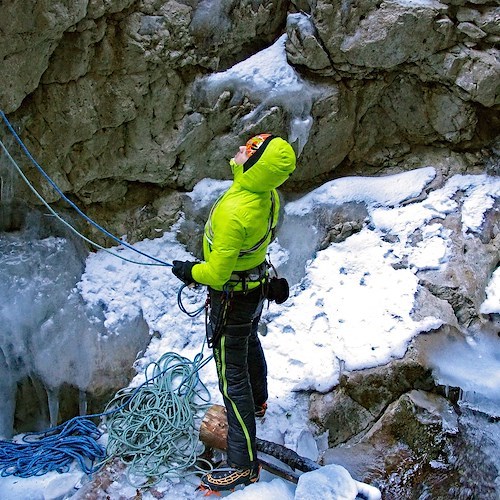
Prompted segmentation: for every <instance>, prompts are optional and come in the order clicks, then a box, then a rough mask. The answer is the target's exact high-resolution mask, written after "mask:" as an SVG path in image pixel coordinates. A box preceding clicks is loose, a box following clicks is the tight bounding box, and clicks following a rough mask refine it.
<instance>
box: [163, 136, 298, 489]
mask: <svg viewBox="0 0 500 500" xmlns="http://www.w3.org/2000/svg"><path fill="white" fill-rule="evenodd" d="M230 166H231V169H232V172H233V176H234V182H233V184H232V185H231V187H230V188H229V189H228V190H227V191H226V192H225V193H224V194H223V195H222V196H221V197H220V198H219V199H218V200H217V201H216V202H215V203H214V205H213V207H212V209H211V212H210V214H209V217H208V221H207V223H206V225H205V231H204V237H203V254H204V261H203V262H199V263H198V262H184V261H174V262H173V268H172V272H173V273H174V275H175V276H177V277H178V278H179V279H180V280H181V281H183V282H184V283H185V284H188V285H190V284H193V283H194V284H203V285H207V286H208V295H209V304H210V314H209V322H208V325H207V339H208V342H209V345H210V346H213V352H214V358H215V362H216V367H217V374H218V378H219V389H220V391H221V394H222V396H223V400H224V405H225V407H226V412H227V420H228V437H227V466H224V467H219V468H217V469H215V470H213V471H212V472H210V473H208V474H206V475H205V476H203V478H202V482H201V485H200V487H201V488H202V489H206V490H210V491H220V490H229V489H233V488H234V487H235V486H237V485H239V484H243V485H247V484H250V483H254V482H256V481H258V479H259V474H260V467H259V464H258V460H257V451H256V443H255V439H256V424H255V417H256V416H257V417H262V416H263V415H264V414H265V411H266V408H267V404H266V400H267V396H268V393H267V365H266V360H265V357H264V352H263V350H262V346H261V344H260V341H259V338H258V335H257V327H258V323H259V320H260V316H261V313H262V306H263V303H264V300H265V298H269V299H270V300H271V299H273V298H274V299H275V300H276V301H277V302H278V303H281V302H283V301H284V300H286V297H287V296H288V288H287V286H285V288H286V290H285V289H283V287H278V289H277V290H274V289H273V290H271V288H274V287H270V286H269V279H268V274H269V273H268V268H269V264H268V263H267V261H266V253H267V247H268V245H269V243H270V242H271V241H272V239H273V230H274V229H275V228H276V225H277V222H278V213H279V198H278V194H277V192H276V188H277V187H278V186H280V185H281V184H283V183H284V182H285V181H286V180H287V178H288V177H289V176H290V174H291V173H292V172H293V171H294V170H295V153H294V151H293V149H292V147H291V146H290V144H289V143H288V142H286V141H285V140H284V139H282V138H280V137H277V136H273V135H270V134H259V135H256V136H255V137H252V138H251V139H250V140H249V141H248V142H247V143H246V145H245V146H240V147H239V150H238V152H237V153H236V155H235V156H234V158H232V159H231V160H230ZM285 285H286V282H285Z"/></svg>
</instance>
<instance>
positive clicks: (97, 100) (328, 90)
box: [0, 0, 500, 498]
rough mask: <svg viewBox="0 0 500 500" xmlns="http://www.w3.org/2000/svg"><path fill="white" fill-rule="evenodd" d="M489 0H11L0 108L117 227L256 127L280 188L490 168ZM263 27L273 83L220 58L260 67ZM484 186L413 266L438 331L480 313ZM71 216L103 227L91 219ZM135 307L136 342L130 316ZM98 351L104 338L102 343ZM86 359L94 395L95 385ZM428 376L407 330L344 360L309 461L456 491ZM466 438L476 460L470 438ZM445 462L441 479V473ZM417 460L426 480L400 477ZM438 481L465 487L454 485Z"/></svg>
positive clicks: (417, 487)
mask: <svg viewBox="0 0 500 500" xmlns="http://www.w3.org/2000/svg"><path fill="white" fill-rule="evenodd" d="M496 4H497V2H492V1H489V0H473V1H471V2H467V1H466V0H442V1H438V0H415V1H408V0H406V1H405V0H342V1H335V2H334V1H332V0H314V1H312V0H311V1H307V2H306V1H303V0H296V1H294V2H289V1H286V0H274V1H272V0H255V1H251V2H250V1H247V0H239V1H236V0H235V1H232V2H223V1H222V0H214V1H209V0H202V1H199V2H198V1H195V0H192V1H191V0H190V1H187V0H179V1H176V0H168V1H165V0H74V1H67V0H43V1H38V2H26V1H23V0H11V1H10V2H2V3H1V5H0V60H1V61H2V64H0V77H1V81H2V88H1V90H0V109H1V110H2V111H3V112H4V113H5V114H6V115H7V117H8V119H9V120H10V121H11V123H12V124H13V125H14V128H15V130H16V131H17V132H18V133H19V134H20V137H21V139H22V140H23V141H24V142H25V143H26V145H27V147H28V148H29V150H30V151H31V153H32V154H33V156H34V157H35V158H36V159H37V161H38V162H39V163H40V164H41V165H43V166H44V168H45V170H46V171H47V172H48V174H49V175H50V176H51V177H52V178H53V179H54V181H55V182H56V183H57V185H58V186H59V187H60V188H61V189H62V190H63V192H64V193H65V194H66V195H67V196H69V198H70V199H72V200H75V201H76V202H77V203H78V205H79V206H81V207H83V208H84V210H85V212H86V213H87V214H88V215H90V216H91V217H93V218H95V219H96V220H97V221H98V222H99V223H101V224H102V225H103V226H104V227H106V228H107V229H109V230H111V231H112V232H114V233H116V234H119V235H126V236H127V239H128V241H129V242H134V241H137V240H141V239H143V238H145V237H148V238H153V237H155V236H156V235H161V234H162V233H163V231H164V230H165V229H166V228H168V227H170V226H171V224H172V223H173V222H174V221H175V220H176V219H177V217H178V213H179V212H180V211H181V210H184V211H186V208H187V206H186V201H185V200H183V197H182V195H181V194H180V192H182V191H185V190H190V189H191V188H192V187H193V186H194V185H195V184H196V183H197V182H198V181H199V180H200V179H202V178H205V177H212V178H218V179H222V178H227V176H228V173H229V171H228V168H227V160H228V158H229V157H230V156H231V155H232V154H233V152H234V151H235V150H236V148H237V146H238V145H240V144H241V142H242V141H244V140H246V138H248V137H249V136H250V135H252V134H253V133H258V132H261V131H263V130H266V131H270V132H272V133H275V134H279V135H281V136H283V137H286V138H288V140H290V142H292V143H293V145H294V147H295V149H296V151H297V153H298V154H299V168H298V169H297V170H296V172H295V173H294V176H293V177H292V179H290V181H289V182H287V183H286V185H285V188H286V189H288V190H290V191H293V192H303V191H304V190H307V189H309V188H311V187H313V186H316V185H318V184H320V183H322V182H323V181H325V180H326V179H330V178H332V177H337V176H339V177H340V176H345V175H374V174H380V173H395V172H399V171H402V170H409V169H414V168H418V167H422V166H426V165H433V166H434V167H435V168H436V169H437V171H438V177H439V179H440V181H442V180H443V179H446V178H449V177H451V176H452V175H453V174H455V173H461V174H465V173H478V172H481V173H482V172H487V173H489V174H494V175H495V174H496V175H498V174H499V173H500V172H499V170H498V158H497V157H496V156H495V154H498V142H495V141H498V139H497V136H498V130H499V128H500V127H499V125H500V120H499V115H498V108H499V104H500V95H499V94H500V86H499V81H500V80H499V75H500V62H499V57H498V55H499V52H498V48H497V47H498V42H499V40H500V22H499V21H500V8H499V7H498V6H497V5H496ZM279 44H281V46H282V47H283V48H286V54H285V52H283V54H285V56H284V57H286V62H287V64H283V65H282V66H281V68H282V69H283V68H285V69H284V70H283V71H284V72H283V75H280V79H278V83H280V84H276V85H274V83H275V82H274V80H272V79H271V80H268V81H267V83H266V81H265V80H266V79H265V78H262V80H263V81H264V84H263V86H262V87H260V88H256V86H255V82H250V83H248V82H243V81H241V79H239V78H238V74H237V65H238V63H241V62H244V61H246V60H248V59H249V58H250V57H256V58H257V59H255V60H256V61H258V64H257V65H256V67H255V78H257V77H264V76H265V75H264V72H265V71H264V70H265V69H266V68H267V66H268V64H266V63H268V62H269V61H270V60H272V59H271V57H270V56H269V57H267V56H266V55H265V53H264V52H262V51H264V50H269V49H271V48H272V47H277V46H278V45H279ZM263 54H264V55H263ZM285 70H286V71H285ZM222 75H224V77H223V76H222ZM285 80H286V81H287V84H286V85H285V84H284V83H283V84H282V85H281V82H284V81H285ZM266 84H267V86H266ZM0 139H1V140H2V143H5V144H6V145H7V146H8V147H9V149H10V150H11V151H12V153H13V155H14V156H15V159H16V160H17V161H18V162H19V164H20V166H21V167H22V168H23V170H24V171H25V172H26V174H27V176H28V177H29V179H30V180H31V181H32V182H33V184H34V185H35V187H36V188H37V189H38V190H39V192H40V193H41V194H42V195H43V196H44V198H45V199H47V200H48V201H49V202H50V203H53V204H54V205H56V206H57V207H58V208H61V209H62V207H63V204H62V203H60V195H59V194H57V193H56V192H55V191H54V190H53V189H52V188H50V187H49V186H48V185H47V183H46V182H45V181H44V180H43V179H42V178H41V176H40V175H39V174H37V173H36V172H35V171H34V169H33V168H32V166H31V165H30V163H29V161H28V160H27V159H26V158H25V157H24V156H23V154H22V152H21V150H20V149H19V147H18V146H16V145H15V143H14V141H13V139H12V137H11V135H10V134H9V133H8V131H7V128H6V127H5V124H2V127H1V128H0ZM495 152H496V153H495ZM492 158H493V159H492ZM4 160H5V157H4V155H2V157H1V158H0V216H1V217H2V219H3V218H6V217H7V216H8V218H9V224H8V226H9V227H10V228H11V230H15V229H16V228H17V226H18V224H17V223H16V220H15V219H16V213H17V212H16V211H9V210H7V209H6V207H5V205H6V204H7V203H10V202H11V201H12V200H13V198H17V200H21V199H22V200H24V201H26V202H27V203H28V204H37V203H39V202H38V200H36V199H35V198H34V196H33V195H32V193H31V192H30V191H29V190H28V189H27V188H26V187H25V186H23V185H22V184H20V183H16V182H15V180H14V179H13V176H12V173H11V172H10V170H7V169H10V168H11V165H10V164H9V163H8V162H7V161H6V160H5V161H4ZM13 192H15V193H16V196H15V197H13V195H12V193H13ZM457 197H459V194H457ZM496 203H497V205H495V206H494V207H492V209H491V210H489V211H488V212H487V220H486V221H485V223H484V224H483V226H482V232H481V233H480V234H467V235H465V234H462V232H461V229H460V221H459V220H458V216H457V214H456V213H450V214H449V215H447V216H446V218H445V219H444V220H443V226H444V227H445V228H446V229H447V230H449V231H450V234H452V235H453V236H452V241H451V242H450V245H451V247H452V248H453V255H454V257H453V259H452V262H451V265H450V266H449V267H448V271H447V272H446V273H440V272H438V271H434V270H429V271H423V272H420V273H419V275H418V278H419V283H420V290H419V294H418V296H417V303H416V306H415V315H416V317H418V315H419V314H420V315H421V316H422V317H424V316H426V315H434V316H439V317H440V318H442V319H443V322H444V326H443V327H442V331H441V333H443V332H444V333H446V334H449V335H450V336H453V335H458V333H459V332H460V331H461V330H462V329H467V328H479V327H480V325H481V323H482V321H483V319H484V318H482V317H481V315H480V314H479V313H478V310H479V306H480V304H481V302H482V300H483V299H484V290H485V286H486V283H487V282H488V279H489V277H490V276H491V273H492V271H493V269H494V268H495V266H496V265H498V249H499V248H500V240H499V238H500V236H499V235H500V227H499V221H498V210H499V207H498V200H497V201H496ZM18 205H19V202H18ZM16 210H17V208H16ZM6 214H7V215H6ZM365 215H366V211H363V209H362V208H360V207H358V206H344V207H343V208H342V209H341V212H339V213H338V214H337V218H333V219H332V220H331V221H330V223H329V224H325V227H326V228H327V231H326V233H325V235H323V236H322V237H321V238H320V241H319V243H318V249H319V248H324V247H326V246H328V245H329V244H330V243H331V242H335V241H343V240H344V239H345V238H347V237H349V236H350V235H352V234H354V233H356V232H358V231H360V230H361V229H362V227H363V225H364V224H365V220H364V219H365ZM200 224H202V221H201V220H200ZM5 226H7V225H5ZM200 227H201V226H200ZM200 227H198V228H196V230H197V231H199V230H200ZM82 230H83V231H85V232H86V233H88V234H89V235H90V236H92V238H93V239H94V240H96V241H97V242H98V243H100V244H105V243H106V241H105V240H104V238H102V237H101V236H100V235H98V234H96V233H95V231H94V230H92V229H91V228H85V227H84V228H82ZM414 237H415V242H416V243H418V234H415V235H414ZM191 240H192V238H191ZM186 241H187V238H186ZM198 250H199V249H198ZM400 265H401V266H405V265H407V264H406V263H405V262H401V263H400ZM450 269H451V270H450ZM431 312H432V314H431ZM132 326H133V325H132ZM137 326H138V328H139V330H140V331H141V336H140V337H141V338H140V346H142V343H146V342H147V340H148V332H147V331H146V328H145V326H144V325H143V324H141V325H137ZM140 346H135V347H140ZM131 349H132V351H134V346H131ZM136 350H137V349H136ZM109 351H110V352H111V351H114V352H116V354H117V356H118V357H119V356H120V355H121V351H120V350H119V349H118V348H116V347H115V345H110V346H109ZM129 354H130V353H129ZM122 357H123V356H122ZM128 359H129V360H131V359H132V358H130V356H129V358H128ZM131 362H132V361H130V362H126V363H125V366H129V365H130V363H131ZM117 363H118V362H117ZM98 375H99V376H96V379H95V380H94V385H93V386H92V391H93V395H94V396H95V399H96V400H98V399H99V398H100V397H101V396H102V398H104V399H105V391H107V390H109V389H110V388H109V387H104V384H102V383H101V382H102V380H101V378H100V375H101V373H98ZM102 375H103V377H102V378H114V383H115V384H116V385H117V386H118V387H120V386H122V385H124V384H125V383H126V379H127V375H129V374H128V373H125V374H123V370H122V371H120V367H119V366H114V367H111V368H110V367H108V366H104V367H103V370H102ZM121 375H123V376H124V377H125V378H121ZM22 384H23V383H21V387H20V389H19V390H20V392H23V391H24V392H25V393H26V394H27V395H28V397H30V398H31V397H34V396H33V394H34V393H35V392H36V390H37V388H36V384H34V387H31V386H27V385H26V384H24V385H22ZM442 393H443V391H442V390H440V389H439V388H436V387H435V386H434V382H433V380H432V378H431V376H430V372H429V369H428V367H427V366H426V364H425V362H424V361H423V360H422V359H420V358H419V355H418V349H415V350H411V351H410V352H409V353H408V354H407V356H406V357H405V358H404V359H403V360H398V361H394V362H392V363H391V364H390V365H387V366H383V367H378V368H373V369H370V370H364V371H362V372H353V373H350V374H348V375H346V376H344V377H343V378H342V379H341V381H340V384H339V386H338V387H337V388H336V389H335V390H334V391H332V392H331V393H327V394H319V393H317V394H313V395H312V396H311V407H310V418H311V420H312V421H313V422H315V423H316V425H318V427H320V428H321V429H323V430H329V440H330V443H329V444H330V446H331V447H332V449H331V450H330V451H329V452H328V453H327V454H326V455H325V458H324V460H325V462H328V461H331V462H336V463H340V462H342V463H343V464H344V465H345V467H346V468H347V469H348V470H349V471H350V472H351V474H352V475H353V477H356V478H357V479H360V480H365V481H366V482H370V483H374V482H380V484H381V486H382V487H381V489H382V490H383V491H384V494H385V496H384V498H392V497H391V496H390V495H391V494H393V493H392V492H396V493H394V495H395V496H394V498H430V497H429V496H426V495H428V493H429V491H431V492H434V494H436V498H437V497H438V496H439V495H443V496H442V497H443V498H444V497H448V496H449V497H453V498H474V496H475V494H476V493H477V491H476V490H475V489H474V488H475V486H474V484H472V483H470V481H469V479H466V480H465V483H463V480H462V479H460V477H459V471H460V470H466V471H472V470H473V462H472V461H471V459H470V458H467V457H464V456H463V449H469V448H470V446H471V444H470V442H469V441H467V439H466V437H467V436H466V437H465V438H464V437H463V436H464V434H466V433H464V432H459V433H458V434H457V432H456V429H461V425H462V426H465V423H463V420H460V418H463V415H462V416H460V415H458V414H457V412H456V407H454V406H452V404H451V403H450V402H449V400H447V399H445V398H443V397H442V395H443V394H442ZM453 402H454V401H453ZM73 403H74V398H73ZM97 403H98V401H97ZM97 403H96V404H97ZM70 412H71V410H68V414H69V413H70ZM21 413H22V415H18V419H19V421H22V420H25V421H26V422H31V421H32V420H33V418H32V417H31V416H30V415H29V414H28V413H29V409H24V410H23V411H22V412H21ZM459 417H460V418H459ZM21 423H22V422H20V424H21ZM460 450H462V451H460ZM471 456H472V457H473V458H474V459H477V460H481V461H482V462H484V463H486V462H487V457H485V456H484V453H482V452H481V451H477V453H474V454H472V455H471ZM431 469H432V470H431ZM408 471H414V472H415V471H416V472H415V474H413V475H411V474H409V473H408ZM443 471H444V472H443ZM485 471H486V472H485V476H484V477H483V478H481V481H482V483H481V489H480V490H478V491H479V492H480V494H481V495H483V497H482V498H490V497H489V496H488V495H489V493H490V491H491V492H492V494H491V498H493V497H494V495H495V492H494V489H490V486H488V485H489V482H491V481H492V479H491V478H492V477H493V478H494V476H495V474H496V473H497V471H496V470H495V468H494V465H490V464H489V462H488V463H487V467H486V468H485ZM409 475H410V476H411V478H409ZM444 475H448V476H449V477H450V478H451V479H450V482H449V483H446V484H445V486H443V487H441V486H439V482H440V480H441V479H442V477H443V476H444ZM424 477H427V478H428V477H432V478H433V479H432V481H433V482H434V483H435V484H431V485H429V484H426V483H425V481H420V482H419V480H420V479H422V478H424ZM471 477H473V475H471ZM452 481H455V483H456V482H457V481H458V482H460V481H462V484H463V488H464V489H463V490H461V491H453V488H454V486H450V484H455V483H453V482H452ZM390 484H392V485H393V486H392V489H391V488H389V487H385V489H384V485H386V486H387V485H390ZM394 485H395V486H394ZM436 485H437V486H436ZM426 488H427V489H426ZM446 488H447V489H446ZM450 488H451V489H450ZM468 494H469V496H467V495H468ZM439 497H441V496H439ZM477 497H478V498H479V496H477Z"/></svg>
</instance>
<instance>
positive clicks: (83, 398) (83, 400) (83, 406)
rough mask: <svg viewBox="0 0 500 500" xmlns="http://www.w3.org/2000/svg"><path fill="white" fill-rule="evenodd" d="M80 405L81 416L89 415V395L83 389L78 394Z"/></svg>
mask: <svg viewBox="0 0 500 500" xmlns="http://www.w3.org/2000/svg"><path fill="white" fill-rule="evenodd" d="M78 404H79V412H80V415H87V407H88V401H87V393H86V392H85V391H83V390H82V389H80V390H79V392H78Z"/></svg>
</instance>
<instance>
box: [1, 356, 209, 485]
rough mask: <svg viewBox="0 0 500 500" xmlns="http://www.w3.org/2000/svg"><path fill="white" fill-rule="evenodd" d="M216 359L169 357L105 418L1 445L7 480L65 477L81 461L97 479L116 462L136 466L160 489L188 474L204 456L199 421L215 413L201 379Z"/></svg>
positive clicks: (122, 396)
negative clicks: (207, 411) (202, 414)
mask: <svg viewBox="0 0 500 500" xmlns="http://www.w3.org/2000/svg"><path fill="white" fill-rule="evenodd" d="M212 357H213V356H212V355H210V356H209V357H207V358H206V359H205V360H203V347H202V350H201V352H200V353H198V354H197V355H196V356H195V358H194V360H193V361H190V360H189V359H187V358H184V357H182V356H180V355H178V354H176V353H172V352H169V353H166V354H164V355H163V356H162V357H161V358H160V360H159V361H157V362H153V363H150V364H149V365H148V367H146V372H145V373H146V381H145V382H143V383H142V384H141V385H139V386H138V387H136V388H135V389H129V388H127V389H123V390H121V391H119V392H118V393H117V395H116V396H115V398H114V399H113V400H112V401H111V402H110V403H109V404H108V406H107V408H106V410H105V411H104V412H102V413H98V414H94V415H86V416H78V417H74V418H72V419H71V420H68V421H67V422H65V423H64V424H61V425H58V426H56V427H53V428H51V429H49V430H47V431H44V432H31V433H28V434H25V435H24V436H23V437H22V439H21V440H20V441H17V442H16V441H5V440H0V476H2V477H6V476H16V477H21V478H28V477H32V476H42V475H44V474H46V473H47V472H50V471H56V472H60V473H63V472H67V471H68V470H69V468H70V466H71V464H72V463H73V461H74V460H76V461H77V463H78V464H79V466H80V468H81V469H82V471H83V472H85V473H86V474H93V473H94V472H96V471H98V470H99V469H100V468H101V467H102V466H103V465H104V464H105V463H106V462H107V461H108V460H110V459H111V458H113V457H114V456H120V457H122V460H123V461H124V462H125V463H129V462H130V463H132V465H133V467H132V472H133V473H139V474H140V475H142V476H146V477H148V478H149V477H153V476H154V477H155V478H156V482H157V481H158V480H160V479H162V478H163V477H165V476H169V477H171V476H177V477H179V476H181V475H183V474H184V473H185V471H186V469H187V468H189V467H191V466H193V465H194V464H195V462H196V461H197V459H198V455H199V452H198V450H197V448H198V442H197V441H198V436H197V433H196V429H195V426H194V421H195V418H196V414H197V412H198V411H199V410H201V409H203V408H207V407H208V402H209V401H210V393H209V391H208V389H207V388H206V387H205V385H204V384H203V383H202V382H201V381H200V378H199V375H198V372H199V370H200V369H201V368H203V367H204V366H205V365H206V364H207V363H208V362H209V361H210V360H211V359H212ZM151 370H153V373H152V374H151V376H149V375H148V374H149V373H150V372H151ZM179 377H180V380H179ZM98 417H101V418H104V422H105V425H106V427H107V428H108V432H109V437H110V438H109V441H108V447H107V449H106V448H105V447H104V446H102V445H101V444H99V443H98V440H99V438H100V437H101V436H102V435H103V431H102V430H100V429H99V428H98V427H97V426H96V424H94V422H92V420H90V418H98ZM158 422H161V425H158ZM130 482H132V481H131V480H130Z"/></svg>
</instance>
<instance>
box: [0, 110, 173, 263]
mask: <svg viewBox="0 0 500 500" xmlns="http://www.w3.org/2000/svg"><path fill="white" fill-rule="evenodd" d="M0 116H1V117H2V119H3V121H4V123H5V125H6V126H7V128H8V130H9V131H10V133H11V134H12V136H13V137H14V139H15V140H16V142H17V143H18V144H19V146H20V147H21V149H22V150H23V152H24V154H25V155H26V157H27V158H28V159H29V160H30V161H31V163H32V164H33V165H34V166H35V167H36V169H37V170H38V171H39V172H40V173H41V174H42V176H43V177H44V178H45V179H46V180H47V182H48V183H49V184H50V185H51V186H52V188H53V189H54V190H55V191H56V192H57V194H58V195H59V196H60V197H61V198H62V199H63V200H64V201H65V202H66V203H68V204H69V205H70V206H71V207H72V208H73V209H74V210H75V211H76V212H77V213H78V214H79V215H80V216H81V217H83V218H84V219H85V220H86V221H87V222H89V223H90V224H91V225H93V226H94V227H95V228H97V229H98V230H99V231H101V232H102V233H103V234H105V235H106V236H108V237H109V238H111V239H112V240H114V241H115V242H117V243H118V244H120V245H123V246H124V247H126V248H128V249H129V250H132V251H134V252H136V253H138V254H140V255H142V256H144V257H147V258H148V259H151V260H153V261H155V262H156V264H151V263H149V264H147V263H144V262H135V261H133V260H130V259H127V258H124V257H122V256H120V255H118V254H115V253H113V252H110V251H108V250H107V249H105V248H104V247H102V246H100V245H98V244H97V243H94V242H93V241H91V240H89V239H88V238H86V237H85V236H83V235H82V234H80V233H79V232H78V231H77V230H76V229H75V228H73V226H71V225H70V224H69V223H68V222H67V221H65V220H64V219H63V218H62V217H60V216H59V215H58V214H56V212H55V211H54V210H53V209H52V208H51V207H50V206H49V204H48V203H47V202H46V201H45V200H44V199H43V197H42V196H41V195H40V194H39V193H38V192H37V191H36V190H35V188H34V187H33V186H32V185H31V183H30V182H29V181H28V179H27V178H26V176H25V175H24V173H23V172H22V170H21V168H20V167H19V165H18V164H17V163H16V161H15V160H14V158H13V157H12V156H11V155H10V154H9V152H8V150H7V148H6V146H5V145H4V143H3V142H1V141H0V145H1V147H2V149H3V150H4V152H5V153H6V155H7V157H8V158H9V160H10V161H11V163H12V164H13V165H14V167H15V168H16V170H17V171H18V172H19V174H20V175H21V177H22V178H23V180H24V181H25V182H26V183H27V184H28V186H29V188H30V189H31V190H32V191H33V192H34V193H35V195H36V196H37V198H38V199H39V200H40V201H42V203H43V204H44V205H45V206H46V207H47V208H48V209H49V210H50V212H51V213H52V214H53V215H55V216H56V217H57V218H58V219H59V220H60V221H61V222H63V223H64V224H65V225H66V226H68V227H69V228H70V229H71V230H72V231H73V232H75V233H76V234H78V235H79V236H80V237H81V238H83V239H84V240H85V241H87V243H90V244H91V245H93V246H95V247H97V248H100V249H102V250H105V251H107V252H108V253H110V254H111V255H114V256H115V257H118V258H120V259H122V260H125V261H127V262H132V263H134V264H142V265H161V266H169V267H172V264H170V263H168V262H165V261H163V260H161V259H158V258H157V257H154V256H152V255H149V254H147V253H146V252H142V251H141V250H139V249H137V248H135V247H134V246H133V245H130V244H129V243H127V242H126V241H123V240H121V239H120V238H118V237H117V236H115V235H114V234H112V233H110V232H109V231H108V230H107V229H105V228H103V227H102V226H100V225H99V224H98V223H97V222H95V221H94V220H92V219H91V218H90V217H89V216H87V215H86V214H85V213H84V212H83V211H82V210H81V209H80V208H79V207H78V206H77V205H76V204H75V203H73V202H72V201H71V200H70V199H69V198H68V197H67V196H66V195H65V194H64V193H63V191H62V190H61V189H60V188H59V186H58V185H57V184H56V183H55V182H54V181H53V180H52V178H51V177H50V176H49V175H48V174H47V173H46V172H45V170H44V169H43V168H42V167H41V166H40V165H39V164H38V162H37V161H36V160H35V158H33V156H32V154H31V153H30V152H29V150H28V148H27V147H26V146H25V144H24V143H23V141H22V140H21V138H20V137H19V135H18V134H17V132H16V131H15V130H14V127H13V126H12V125H11V123H10V122H9V120H8V119H7V117H6V116H5V113H4V112H3V111H2V110H0Z"/></svg>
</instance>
